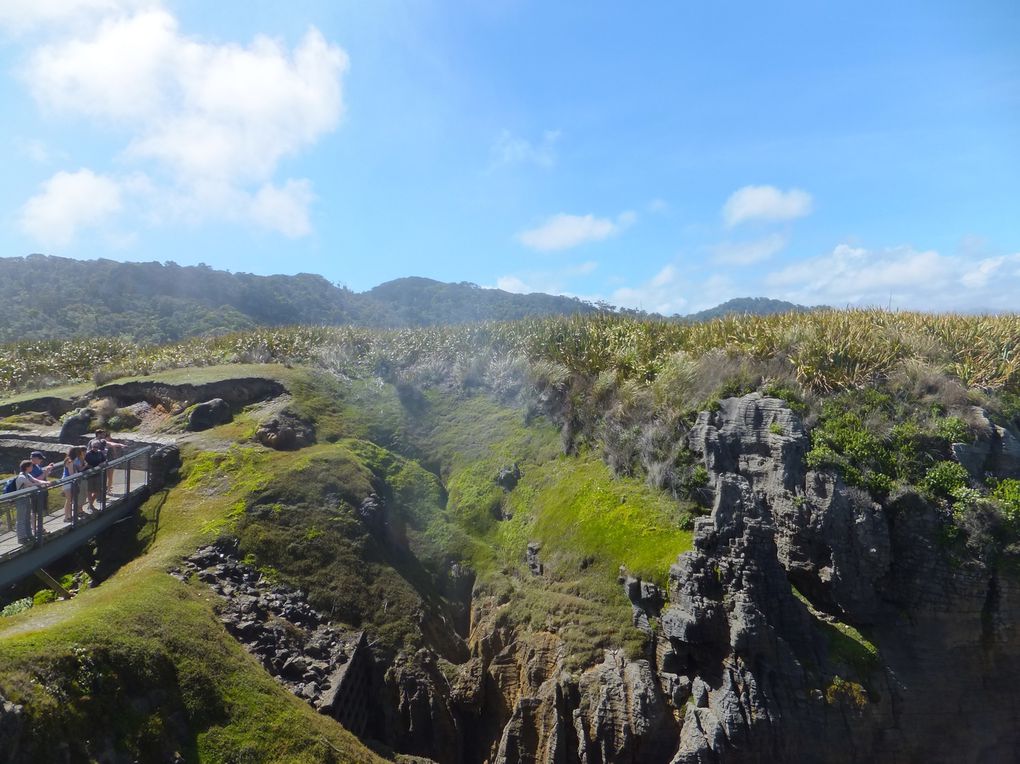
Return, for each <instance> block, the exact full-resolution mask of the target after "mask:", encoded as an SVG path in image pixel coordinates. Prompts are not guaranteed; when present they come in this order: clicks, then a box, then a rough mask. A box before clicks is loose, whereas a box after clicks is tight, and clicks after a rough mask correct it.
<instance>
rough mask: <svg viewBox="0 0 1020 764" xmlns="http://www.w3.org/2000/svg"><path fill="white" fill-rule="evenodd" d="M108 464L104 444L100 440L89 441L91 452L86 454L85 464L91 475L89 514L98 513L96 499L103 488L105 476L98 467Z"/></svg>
mask: <svg viewBox="0 0 1020 764" xmlns="http://www.w3.org/2000/svg"><path fill="white" fill-rule="evenodd" d="M105 463H106V452H105V451H104V450H103V446H102V442H101V441H99V440H98V439H93V440H91V441H89V450H88V451H86V452H85V464H86V465H88V468H89V470H90V472H91V474H90V475H89V476H88V478H87V482H88V500H89V512H95V511H96V497H97V496H99V491H100V489H101V488H102V485H103V484H102V482H101V481H102V480H103V475H102V473H100V472H99V471H98V469H97V468H98V467H100V466H102V465H103V464H105Z"/></svg>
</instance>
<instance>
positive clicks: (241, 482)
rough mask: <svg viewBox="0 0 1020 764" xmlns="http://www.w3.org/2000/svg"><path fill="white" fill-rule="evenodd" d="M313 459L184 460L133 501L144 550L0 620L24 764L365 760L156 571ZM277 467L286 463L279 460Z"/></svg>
mask: <svg viewBox="0 0 1020 764" xmlns="http://www.w3.org/2000/svg"><path fill="white" fill-rule="evenodd" d="M316 457H317V455H316V454H315V453H312V454H308V455H304V454H302V455H300V456H299V455H298V454H276V453H270V452H266V451H264V450H261V449H254V448H252V449H241V448H235V449H231V450H230V451H228V452H226V453H212V452H196V451H195V450H193V449H192V450H189V451H187V452H186V454H185V460H184V469H183V474H182V480H181V482H180V484H178V485H177V486H176V487H175V488H173V489H172V490H170V491H168V492H165V493H163V494H160V495H158V496H155V497H153V498H152V499H150V500H149V501H148V502H147V503H146V505H145V506H144V507H143V510H142V515H143V518H144V525H143V528H142V538H143V539H145V540H147V542H148V550H147V553H146V554H144V555H142V556H141V557H139V558H137V559H135V560H134V561H132V562H130V563H128V564H127V565H125V566H124V567H123V568H122V569H121V570H120V571H119V572H118V573H117V574H116V575H114V576H113V577H112V578H111V579H109V580H108V581H106V582H104V583H103V585H102V586H101V587H99V588H97V589H90V590H86V591H83V592H81V593H80V594H79V596H78V597H76V598H75V599H73V600H71V601H68V602H55V603H52V604H49V605H47V606H46V607H43V608H32V609H30V610H28V611H27V612H24V613H22V614H20V615H14V616H12V617H10V618H4V619H3V621H2V623H0V629H2V632H0V637H2V639H0V694H3V695H4V696H5V697H6V698H8V699H9V700H12V701H14V702H16V703H21V704H23V705H24V706H25V708H26V713H27V714H28V718H27V729H28V730H29V738H28V740H27V742H26V745H27V749H26V750H23V751H22V752H20V755H21V756H22V759H23V760H26V761H52V760H54V759H55V758H58V754H59V755H60V756H63V755H64V754H63V753H59V752H60V751H61V746H64V745H69V746H70V747H71V748H70V756H71V758H73V759H82V760H93V759H101V758H103V757H104V756H107V755H108V753H109V752H110V751H113V752H114V753H115V754H116V755H118V756H120V757H121V758H128V757H130V758H136V759H141V760H164V759H167V758H170V757H171V755H172V754H173V753H174V752H179V753H181V754H182V755H183V756H184V757H185V759H186V760H189V761H197V760H201V761H211V762H236V761H281V762H308V763H309V764H311V763H312V762H334V761H335V762H341V761H343V762H347V761H365V762H368V761H376V760H378V759H377V758H376V757H375V756H374V755H372V754H371V753H370V752H368V751H367V750H366V749H365V748H364V747H363V746H362V745H361V744H360V743H359V742H358V741H357V740H355V739H354V738H353V737H352V736H351V735H350V734H349V733H347V732H346V731H344V730H343V729H342V728H341V727H340V726H339V725H337V724H336V723H335V722H333V721H332V720H329V719H327V718H325V717H323V716H321V715H319V714H317V713H316V712H315V711H314V709H312V708H311V707H309V706H308V705H307V704H305V703H303V702H302V701H300V700H298V699H297V698H295V697H293V696H292V695H290V694H289V693H288V692H287V691H286V690H284V689H283V688H282V687H280V686H279V685H278V684H277V683H276V682H274V681H273V680H272V679H271V678H270V677H269V676H268V675H267V674H266V673H265V671H264V670H263V669H262V668H261V666H259V665H258V664H257V663H256V662H255V661H254V660H253V659H252V658H251V657H250V656H249V655H248V654H247V653H246V652H244V650H243V649H242V648H241V647H240V646H239V645H238V644H237V642H236V641H235V640H234V639H233V638H232V637H231V636H230V635H229V634H228V633H227V632H226V631H225V630H224V629H223V627H222V626H221V625H220V623H219V622H218V620H217V618H216V614H215V612H214V607H215V604H216V602H217V598H216V597H215V596H214V595H213V594H212V593H211V592H210V591H209V590H208V588H207V587H206V586H205V585H204V584H201V583H195V584H193V585H185V584H182V583H180V582H179V581H177V580H176V579H174V578H172V577H170V576H168V575H167V573H166V568H167V567H168V566H169V565H172V564H174V563H175V562H176V561H177V560H178V559H179V556H180V555H181V554H185V553H187V552H189V551H190V550H192V549H194V548H195V547H196V546H198V545H199V544H201V543H204V542H206V541H209V540H212V539H213V538H215V536H216V535H217V534H218V533H220V532H221V531H222V530H224V529H226V528H229V527H231V526H232V525H233V524H234V523H236V522H237V520H238V519H239V510H243V507H244V505H245V501H246V497H247V496H249V495H250V494H251V493H253V492H256V491H259V490H264V489H265V488H266V487H267V486H268V485H269V484H270V483H271V482H272V480H273V479H274V478H275V477H276V476H277V475H278V474H279V471H280V470H281V469H282V471H283V472H284V475H286V474H287V473H289V472H290V471H291V470H293V469H295V466H296V465H300V464H301V463H302V460H303V463H304V464H306V465H315V464H317V463H319V462H317V461H316ZM288 461H290V463H288Z"/></svg>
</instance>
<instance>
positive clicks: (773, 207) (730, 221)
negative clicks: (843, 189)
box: [722, 186, 814, 227]
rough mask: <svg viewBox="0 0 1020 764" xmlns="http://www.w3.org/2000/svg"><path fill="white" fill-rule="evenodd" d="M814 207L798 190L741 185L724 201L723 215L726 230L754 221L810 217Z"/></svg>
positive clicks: (810, 199) (808, 198) (809, 198)
mask: <svg viewBox="0 0 1020 764" xmlns="http://www.w3.org/2000/svg"><path fill="white" fill-rule="evenodd" d="M813 204H814V201H813V200H812V198H811V194H809V193H808V192H807V191H801V190H800V189H799V188H791V189H790V190H789V191H781V190H779V189H778V188H776V187H775V186H744V187H743V188H741V189H738V190H736V191H734V192H733V193H732V194H731V195H730V198H729V199H727V200H726V203H725V204H724V205H723V209H722V216H723V220H724V221H725V222H726V225H727V226H728V227H733V226H735V225H739V224H740V223H745V222H748V221H754V220H761V221H767V222H775V221H781V220H794V219H796V218H802V217H804V216H805V215H809V214H810V213H811V209H812V207H813Z"/></svg>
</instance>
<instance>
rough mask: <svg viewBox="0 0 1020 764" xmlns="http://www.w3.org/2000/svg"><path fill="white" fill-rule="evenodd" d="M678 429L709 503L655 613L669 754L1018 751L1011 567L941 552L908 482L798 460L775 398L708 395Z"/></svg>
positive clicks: (704, 758) (723, 757)
mask: <svg viewBox="0 0 1020 764" xmlns="http://www.w3.org/2000/svg"><path fill="white" fill-rule="evenodd" d="M689 445H690V447H691V449H692V450H693V451H695V452H696V453H698V454H699V455H700V456H701V457H702V459H703V463H704V464H705V466H706V468H707V469H708V471H709V475H710V483H711V487H712V489H713V491H714V495H715V501H714V504H713V507H712V513H711V516H710V517H708V518H702V519H700V520H699V521H698V522H697V523H696V527H695V550H694V551H692V552H688V553H685V554H683V555H681V557H680V559H679V561H678V563H677V565H676V566H674V568H673V570H672V572H671V576H670V595H671V596H670V599H671V604H670V606H669V607H668V608H667V609H666V610H665V611H664V612H663V617H662V626H663V634H664V636H665V638H666V640H667V642H668V646H665V647H664V648H661V649H660V654H661V656H662V659H661V665H660V672H661V674H660V675H676V676H677V677H678V683H679V686H681V687H686V686H688V683H689V687H690V701H689V702H688V703H687V705H686V710H685V712H684V716H683V726H682V731H681V736H680V744H679V746H678V750H677V752H676V754H675V756H674V758H673V761H674V762H677V763H678V764H694V763H695V762H697V763H698V764H701V763H702V762H765V761H770V762H772V761H790V762H800V761H818V762H865V761H868V762H874V761H888V762H901V761H902V762H908V761H947V762H948V761H975V762H976V761H1014V760H1018V757H1020V732H1018V727H1017V723H1018V722H1020V694H1018V693H1017V692H1016V690H1015V683H1016V681H1017V679H1020V670H1018V669H1020V666H1018V656H1020V641H1018V639H1017V637H1018V635H1017V630H1016V624H1017V622H1018V617H1020V612H1018V609H1017V608H1018V602H1020V600H1018V597H1017V590H1016V585H1015V583H1013V582H1014V581H1015V577H1011V578H1006V577H1004V576H1002V575H999V574H997V573H996V572H995V571H994V569H993V568H992V567H990V565H989V564H987V563H984V562H980V561H977V560H969V561H968V562H966V563H965V564H963V565H954V564H952V563H951V561H950V559H949V557H948V555H947V554H946V552H945V549H943V548H942V547H941V546H940V544H939V538H940V533H941V531H942V528H943V527H944V525H943V521H942V519H941V518H940V517H939V515H938V511H937V510H936V509H935V508H934V507H932V506H930V505H929V504H928V503H926V502H925V501H924V500H922V499H921V498H920V497H918V496H916V495H914V494H905V495H903V496H901V497H899V498H898V499H896V500H895V501H892V502H890V503H889V504H888V505H887V506H886V507H882V506H880V505H878V504H876V503H874V502H872V501H871V500H870V499H869V498H868V497H867V496H866V495H864V494H861V493H859V492H856V491H853V490H849V489H847V488H846V487H845V486H844V485H843V484H842V482H841V481H839V480H838V479H836V478H834V477H833V476H831V475H828V474H822V473H816V472H810V471H807V470H806V468H805V466H804V459H803V455H804V453H805V452H806V449H807V447H808V439H807V436H806V434H805V432H804V430H803V427H802V426H801V424H800V422H799V421H798V420H797V418H796V416H795V415H794V414H793V413H792V412H790V411H789V410H788V409H786V408H785V407H784V405H783V404H782V402H781V401H779V400H776V399H770V398H763V397H761V396H760V395H758V394H752V395H748V396H744V397H743V398H739V399H729V400H726V401H723V402H722V405H721V407H720V409H719V410H718V411H716V412H712V413H707V412H706V413H703V414H701V415H700V417H699V420H698V422H697V425H696V426H695V427H694V428H693V429H692V431H691V433H690V438H689ZM794 586H795V587H796V589H797V590H799V594H800V597H798V596H797V594H795V591H794ZM805 599H806V600H808V601H809V602H810V605H808V604H807V603H806V602H805V601H804V600H805ZM852 627H856V628H852ZM856 629H860V630H864V631H866V632H867V634H868V635H869V636H870V637H871V639H872V641H873V642H874V644H875V645H876V646H877V651H878V656H877V657H876V658H875V659H874V660H868V657H869V656H868V646H866V645H865V644H863V640H862V639H861V638H859V637H858V636H857V635H858V632H857V631H856ZM847 640H851V641H849V642H848V641H847Z"/></svg>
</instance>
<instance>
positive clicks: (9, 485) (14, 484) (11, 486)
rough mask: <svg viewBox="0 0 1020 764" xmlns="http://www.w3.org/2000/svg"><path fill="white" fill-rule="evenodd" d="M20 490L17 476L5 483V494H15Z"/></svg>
mask: <svg viewBox="0 0 1020 764" xmlns="http://www.w3.org/2000/svg"><path fill="white" fill-rule="evenodd" d="M17 490H18V476H17V475H15V476H14V477H12V478H11V479H10V480H8V481H7V482H6V483H4V493H14V492H15V491H17Z"/></svg>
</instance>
